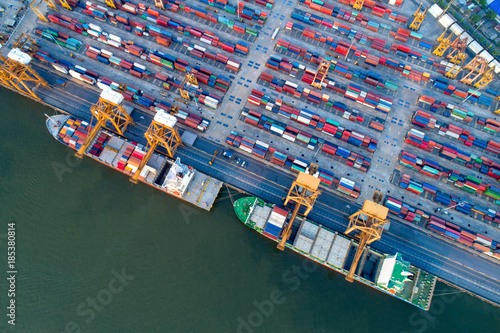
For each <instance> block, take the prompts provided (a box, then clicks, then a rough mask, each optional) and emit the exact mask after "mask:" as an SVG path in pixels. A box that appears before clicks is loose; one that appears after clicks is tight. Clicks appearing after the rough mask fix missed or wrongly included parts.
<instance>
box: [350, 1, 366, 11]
mask: <svg viewBox="0 0 500 333" xmlns="http://www.w3.org/2000/svg"><path fill="white" fill-rule="evenodd" d="M364 4H365V0H356V1H355V2H354V5H352V8H354V9H356V10H361V9H363V6H364Z"/></svg>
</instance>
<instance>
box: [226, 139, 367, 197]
mask: <svg viewBox="0 0 500 333" xmlns="http://www.w3.org/2000/svg"><path fill="white" fill-rule="evenodd" d="M257 141H259V143H258V144H257ZM226 143H227V144H229V145H231V146H234V147H238V148H240V149H241V150H243V151H245V152H247V153H249V154H254V152H253V150H254V149H255V148H257V149H259V147H260V148H264V147H267V151H268V152H269V154H267V155H266V156H270V159H268V160H270V161H271V163H273V164H276V165H279V166H281V167H287V168H290V170H292V171H295V172H299V171H302V172H306V171H307V170H308V168H309V164H310V163H309V162H307V161H306V160H304V159H301V158H295V157H293V156H290V155H287V154H286V153H284V152H281V151H279V150H278V149H275V148H274V147H271V146H269V145H267V144H265V143H264V144H263V142H261V141H260V140H254V139H253V138H250V137H245V136H241V135H239V134H238V133H237V132H234V131H232V132H231V134H230V135H229V136H228V137H227V139H226ZM254 155H255V156H259V157H261V158H263V159H265V158H266V157H262V156H261V155H256V154H254ZM315 177H318V178H319V179H320V180H321V183H322V184H323V185H325V186H334V185H333V184H335V186H334V187H336V188H337V189H338V186H339V184H340V181H341V179H342V177H340V178H339V177H337V176H335V175H334V174H333V173H332V172H330V171H328V170H325V169H323V168H321V167H320V168H319V169H318V172H317V174H315ZM343 187H344V188H343V189H344V192H343V193H345V194H349V195H350V196H351V197H353V198H357V197H358V196H359V195H360V193H361V188H360V187H359V185H357V184H356V183H354V182H353V181H352V180H350V179H347V178H345V177H344V181H343Z"/></svg>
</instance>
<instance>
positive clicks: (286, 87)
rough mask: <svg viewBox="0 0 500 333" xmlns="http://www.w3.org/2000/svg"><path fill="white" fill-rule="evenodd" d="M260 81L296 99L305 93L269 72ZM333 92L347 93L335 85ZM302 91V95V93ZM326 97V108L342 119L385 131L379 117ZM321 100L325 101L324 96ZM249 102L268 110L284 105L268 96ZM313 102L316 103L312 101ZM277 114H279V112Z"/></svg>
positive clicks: (251, 96) (252, 97)
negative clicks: (337, 113) (333, 110)
mask: <svg viewBox="0 0 500 333" xmlns="http://www.w3.org/2000/svg"><path fill="white" fill-rule="evenodd" d="M259 79H260V80H262V81H263V82H265V83H267V84H268V85H269V87H270V88H271V89H273V90H276V91H278V92H282V91H285V92H288V93H290V94H293V95H294V97H297V98H300V96H302V93H303V92H304V89H303V88H302V87H299V86H298V85H297V84H295V83H293V82H290V81H288V80H280V79H278V78H275V77H274V76H273V75H272V74H269V73H267V72H262V73H261V75H260V77H259ZM261 83H262V82H261ZM263 84H264V83H263ZM333 90H334V91H335V92H337V93H339V94H341V95H344V93H345V89H343V88H340V87H339V86H337V85H335V86H334V87H333ZM301 91H302V93H300V92H301ZM309 92H310V90H309ZM299 93H300V95H299ZM308 94H309V93H308ZM305 96H307V97H311V98H310V99H309V100H310V101H311V99H314V100H315V101H318V100H317V99H316V98H315V97H313V96H315V95H311V94H309V95H307V94H306V95H305ZM316 96H317V95H316ZM326 97H328V100H327V102H326V106H328V107H331V108H333V109H335V110H336V111H340V112H341V113H342V118H344V119H347V120H349V121H352V122H357V123H360V124H363V123H364V122H365V120H367V121H369V126H368V127H369V128H372V129H374V130H376V131H378V132H381V131H383V130H384V124H385V120H383V119H381V118H378V117H372V116H370V115H365V114H364V113H362V112H361V111H359V110H356V109H351V108H348V107H347V105H346V104H344V103H342V102H340V101H338V100H334V98H330V97H329V96H325V100H326V99H327V98H326ZM321 99H322V100H323V96H322V98H321ZM248 101H249V102H250V103H252V104H255V105H261V106H262V107H264V106H265V107H266V108H272V107H273V106H274V104H278V105H281V104H282V101H281V100H280V99H276V103H275V102H274V99H272V98H271V97H270V96H268V95H265V98H263V99H260V102H259V97H258V96H254V95H252V94H250V96H249V100H248ZM312 102H314V101H312ZM269 103H271V104H273V105H269ZM285 104H286V103H285ZM268 105H269V106H268ZM271 110H273V111H274V109H271ZM277 113H278V114H279V111H278V112H277ZM290 113H291V112H288V114H290ZM282 115H283V116H287V115H286V114H282Z"/></svg>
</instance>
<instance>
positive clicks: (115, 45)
mask: <svg viewBox="0 0 500 333" xmlns="http://www.w3.org/2000/svg"><path fill="white" fill-rule="evenodd" d="M108 44H109V45H111V46H114V47H116V48H119V47H120V46H122V44H121V43H118V42H117V41H116V40H112V39H110V40H108ZM125 52H127V53H129V52H128V50H127V49H125Z"/></svg>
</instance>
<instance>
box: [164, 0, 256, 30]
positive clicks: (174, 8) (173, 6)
mask: <svg viewBox="0 0 500 333" xmlns="http://www.w3.org/2000/svg"><path fill="white" fill-rule="evenodd" d="M200 2H202V3H204V4H208V5H210V6H216V7H217V8H220V9H223V10H225V11H227V12H229V13H232V14H235V13H236V7H235V6H232V5H229V4H228V3H227V1H226V0H222V1H220V0H218V1H211V0H208V1H207V0H200ZM164 7H165V9H166V10H168V11H171V12H174V13H177V12H178V11H179V9H180V10H183V11H185V12H187V13H191V14H193V15H196V16H198V17H201V18H203V19H206V20H208V21H210V22H212V23H221V24H224V25H226V26H227V27H228V28H230V29H232V30H234V31H237V32H239V33H242V34H244V33H248V34H249V35H253V36H258V34H259V32H258V30H257V29H254V28H251V27H248V26H246V25H244V24H241V23H238V22H234V21H231V20H228V19H225V18H224V17H222V16H219V15H217V14H215V13H212V12H208V11H206V10H205V9H201V8H197V7H195V6H193V5H192V4H191V3H189V4H186V3H184V2H180V1H176V0H168V2H167V3H164ZM260 16H261V14H260V11H259V14H258V17H259V18H260Z"/></svg>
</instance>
